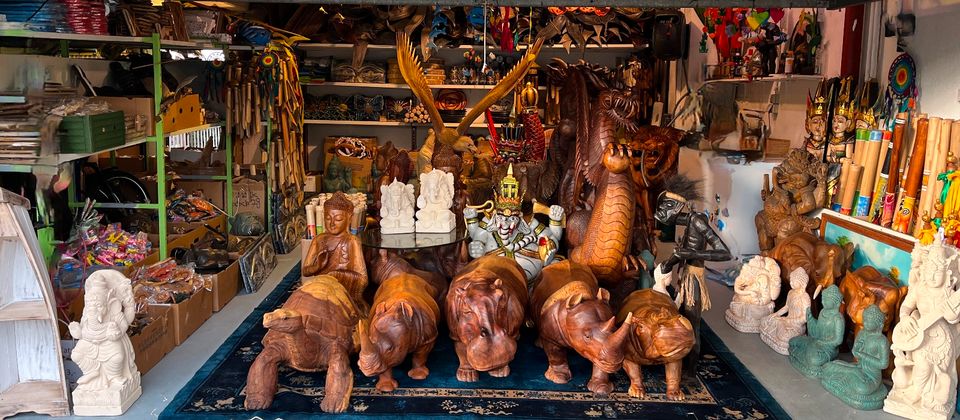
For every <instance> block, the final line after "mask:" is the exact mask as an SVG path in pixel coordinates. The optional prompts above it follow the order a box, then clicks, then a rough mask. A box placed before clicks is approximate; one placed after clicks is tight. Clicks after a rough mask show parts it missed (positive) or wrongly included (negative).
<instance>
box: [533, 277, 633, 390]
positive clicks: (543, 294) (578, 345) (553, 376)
mask: <svg viewBox="0 0 960 420" xmlns="http://www.w3.org/2000/svg"><path fill="white" fill-rule="evenodd" d="M630 316H631V315H630V314H627V317H630ZM530 317H531V318H533V319H534V320H535V322H536V324H537V328H538V329H539V330H540V344H541V346H542V347H543V350H544V351H545V352H546V353H547V359H548V360H549V362H550V367H549V368H548V369H547V372H546V373H545V374H544V376H546V378H547V379H549V380H551V381H553V382H555V383H558V384H564V383H567V382H568V381H570V366H569V365H567V348H572V349H574V350H576V351H577V353H579V354H580V355H581V356H583V357H585V358H586V359H587V360H589V361H590V362H592V363H593V376H592V377H591V378H590V382H589V383H587V388H588V389H590V390H591V391H593V392H595V393H598V394H609V393H610V392H611V391H613V384H612V383H611V382H610V379H609V377H608V376H609V374H611V373H614V372H616V371H618V370H620V368H621V366H622V365H623V354H624V344H625V342H626V339H627V336H628V335H629V331H630V325H631V324H632V322H631V321H629V320H627V321H626V322H624V323H623V325H622V326H621V327H620V328H619V329H617V327H616V317H614V314H613V310H611V309H610V292H608V291H606V290H605V289H601V288H600V287H599V286H598V285H597V278H596V277H594V275H593V272H592V271H590V267H587V266H585V265H581V264H576V263H574V262H572V261H570V260H564V261H561V262H558V263H554V264H551V265H548V266H546V267H544V269H543V271H542V272H541V278H540V281H539V282H538V283H537V285H536V286H535V287H534V289H533V293H532V297H531V299H530Z"/></svg>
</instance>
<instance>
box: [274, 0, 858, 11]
mask: <svg viewBox="0 0 960 420" xmlns="http://www.w3.org/2000/svg"><path fill="white" fill-rule="evenodd" d="M255 2H256V3H297V4H303V3H315V4H359V5H384V6H392V5H412V6H437V5H441V6H477V5H480V4H483V3H486V4H487V5H488V6H519V7H554V6H556V5H557V4H556V1H552V0H510V1H488V2H481V1H479V0H443V1H439V2H438V1H436V0H433V1H431V0H374V1H370V0H342V1H337V2H330V0H297V1H296V2H294V1H290V0H256V1H255ZM862 3H869V1H863V0H760V1H744V0H643V1H637V0H605V1H590V0H566V1H565V2H564V6H587V7H599V6H611V7H642V8H677V7H825V8H828V9H839V8H842V7H847V6H852V5H855V4H862Z"/></svg>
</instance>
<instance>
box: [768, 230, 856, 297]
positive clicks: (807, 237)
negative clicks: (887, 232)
mask: <svg viewBox="0 0 960 420" xmlns="http://www.w3.org/2000/svg"><path fill="white" fill-rule="evenodd" d="M853 251H854V245H853V244H852V243H847V244H846V245H844V246H842V247H841V246H840V245H835V244H831V243H829V242H827V241H823V240H820V238H818V237H817V236H816V235H814V234H812V233H807V232H797V233H795V234H793V235H790V236H789V237H787V238H786V239H784V240H782V241H781V242H780V243H778V244H777V246H775V247H774V248H773V249H772V250H770V251H766V252H764V256H767V257H770V258H773V259H774V260H777V263H779V264H780V277H781V279H782V281H783V284H782V288H781V289H782V290H789V289H790V279H789V275H790V273H791V272H793V270H794V269H797V268H803V269H804V270H806V272H807V274H808V275H809V276H810V279H811V280H813V281H812V282H810V283H808V284H807V291H808V292H809V293H810V294H811V295H813V293H814V291H815V290H816V289H817V286H820V288H821V289H826V288H827V287H829V286H830V285H833V284H836V283H837V282H838V281H839V280H840V279H841V278H843V276H844V275H845V274H846V273H847V269H848V268H849V267H850V262H851V261H852V259H853Z"/></svg>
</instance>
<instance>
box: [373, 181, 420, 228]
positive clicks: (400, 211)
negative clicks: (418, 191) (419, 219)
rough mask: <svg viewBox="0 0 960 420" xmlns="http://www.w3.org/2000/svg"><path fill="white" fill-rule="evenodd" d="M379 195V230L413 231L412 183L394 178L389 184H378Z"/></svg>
mask: <svg viewBox="0 0 960 420" xmlns="http://www.w3.org/2000/svg"><path fill="white" fill-rule="evenodd" d="M380 197H381V199H380V200H381V201H380V232H381V233H384V234H391V233H410V232H413V231H414V220H413V202H414V200H413V185H410V184H404V183H402V182H400V181H397V179H396V178H394V179H393V182H392V183H390V185H381V186H380Z"/></svg>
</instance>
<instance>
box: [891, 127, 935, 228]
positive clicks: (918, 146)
mask: <svg viewBox="0 0 960 420" xmlns="http://www.w3.org/2000/svg"><path fill="white" fill-rule="evenodd" d="M929 127H930V121H929V120H928V119H926V118H920V119H919V120H917V130H916V138H915V140H914V143H913V151H912V153H911V154H910V164H909V167H908V168H907V176H906V181H904V184H903V198H902V199H901V200H900V206H899V210H898V211H897V214H896V217H895V218H894V221H893V228H894V230H896V231H897V232H900V233H907V232H910V226H911V222H912V221H913V216H914V212H915V210H916V207H917V194H919V193H920V184H921V182H922V181H923V162H924V158H925V156H926V151H927V131H928V129H929Z"/></svg>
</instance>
